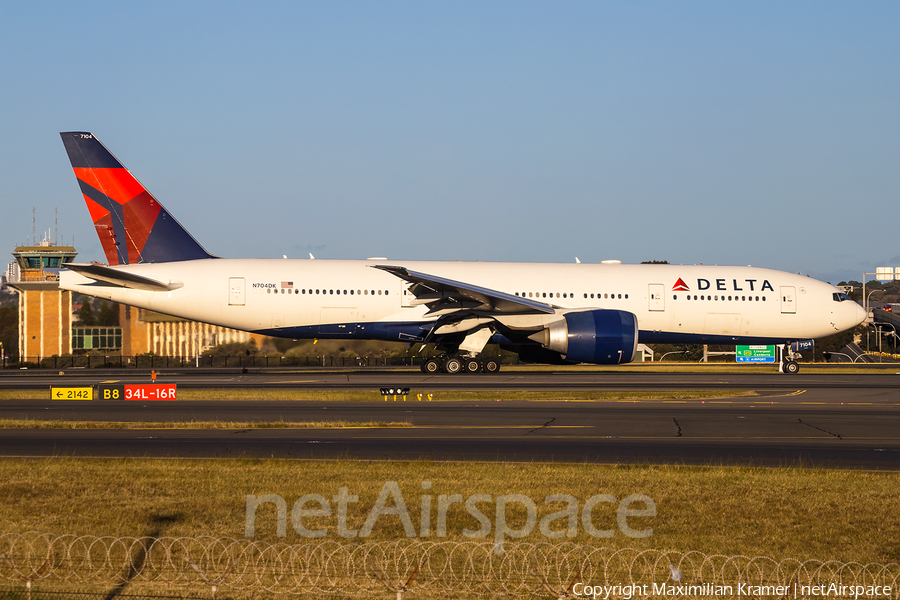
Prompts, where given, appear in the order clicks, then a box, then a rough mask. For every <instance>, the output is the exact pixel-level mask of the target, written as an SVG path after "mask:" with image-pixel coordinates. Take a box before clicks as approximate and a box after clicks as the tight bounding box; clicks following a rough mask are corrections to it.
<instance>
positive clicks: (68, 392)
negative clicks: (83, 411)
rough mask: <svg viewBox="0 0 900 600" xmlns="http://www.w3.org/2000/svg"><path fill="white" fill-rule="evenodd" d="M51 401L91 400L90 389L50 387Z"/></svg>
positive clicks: (91, 390) (91, 391)
mask: <svg viewBox="0 0 900 600" xmlns="http://www.w3.org/2000/svg"><path fill="white" fill-rule="evenodd" d="M50 399H51V400H93V399H94V388H92V387H51V388H50Z"/></svg>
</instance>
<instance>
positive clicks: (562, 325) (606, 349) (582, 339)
mask: <svg viewBox="0 0 900 600" xmlns="http://www.w3.org/2000/svg"><path fill="white" fill-rule="evenodd" d="M539 338H542V339H539ZM531 339H533V340H536V341H539V342H541V344H542V345H543V346H544V347H545V348H547V349H548V350H552V351H554V352H559V353H560V354H562V355H563V356H564V357H565V359H566V361H570V362H575V363H581V362H584V363H594V364H598V365H616V364H621V363H629V362H631V361H633V360H634V354H635V352H636V351H637V343H638V322H637V317H636V316H635V315H634V313H630V312H627V311H624V310H586V311H581V312H570V313H566V314H565V315H563V318H562V319H560V320H559V321H554V322H553V323H551V324H550V326H549V327H548V328H547V329H545V330H544V331H542V332H541V334H538V335H537V336H531Z"/></svg>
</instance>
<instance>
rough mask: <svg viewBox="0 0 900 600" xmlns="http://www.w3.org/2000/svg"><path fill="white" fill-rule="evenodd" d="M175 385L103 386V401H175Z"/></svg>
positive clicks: (128, 384) (135, 384)
mask: <svg viewBox="0 0 900 600" xmlns="http://www.w3.org/2000/svg"><path fill="white" fill-rule="evenodd" d="M175 390H176V386H175V384H174V383H126V384H124V385H101V386H100V393H99V396H100V399H101V400H150V401H152V400H175Z"/></svg>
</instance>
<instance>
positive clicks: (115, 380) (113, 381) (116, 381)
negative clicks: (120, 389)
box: [100, 379, 122, 383]
mask: <svg viewBox="0 0 900 600" xmlns="http://www.w3.org/2000/svg"><path fill="white" fill-rule="evenodd" d="M120 381H122V380H121V379H110V380H109V381H101V382H100V383H119V382H120Z"/></svg>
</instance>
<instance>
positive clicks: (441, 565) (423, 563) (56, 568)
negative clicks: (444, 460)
mask: <svg viewBox="0 0 900 600" xmlns="http://www.w3.org/2000/svg"><path fill="white" fill-rule="evenodd" d="M496 550H497V548H496V547H495V545H494V544H493V543H490V542H477V541H420V540H415V539H401V540H393V541H380V542H365V543H359V542H355V543H344V542H337V541H321V542H319V541H317V542H304V543H299V544H287V543H277V542H276V543H273V542H267V541H259V540H253V539H233V538H214V537H203V536H200V537H158V538H150V537H106V536H90V535H53V534H47V533H36V532H29V533H5V534H0V581H7V582H11V583H12V582H19V583H22V582H25V583H26V584H27V585H28V587H29V589H30V588H31V585H32V584H35V583H38V582H45V583H47V584H50V583H53V582H57V583H67V584H76V585H84V586H87V585H94V586H97V585H106V586H109V585H132V586H140V585H143V584H147V585H160V584H162V585H166V586H178V587H182V588H183V587H191V588H194V587H198V588H202V587H206V588H211V589H212V590H213V594H215V591H216V590H219V589H228V590H233V591H235V592H259V593H265V594H279V595H281V594H283V595H325V594H345V595H358V596H368V595H373V594H376V593H385V592H390V593H392V594H394V593H396V594H397V597H398V598H399V597H401V596H402V595H403V594H407V593H408V594H410V595H411V596H413V597H451V596H453V595H460V594H462V595H465V596H466V597H479V598H495V597H496V598H502V597H544V598H546V597H555V598H575V597H578V596H577V595H576V594H575V593H574V592H573V586H574V585H575V583H577V582H582V583H585V584H588V585H591V586H596V585H629V584H639V585H644V584H646V585H652V584H691V585H702V584H711V585H722V586H724V585H731V586H735V585H736V584H737V583H738V582H743V583H746V584H748V585H767V586H791V585H794V584H796V585H797V586H812V585H820V584H823V583H824V584H828V583H837V584H839V585H847V586H866V587H867V586H876V585H877V586H890V587H891V590H892V591H891V597H892V598H895V599H896V598H900V594H898V586H900V564H898V563H890V564H881V563H869V564H862V563H858V562H838V561H833V560H798V559H794V558H786V559H782V560H776V559H773V558H771V557H767V556H755V557H749V556H739V555H737V556H736V555H722V554H706V553H703V552H698V551H689V552H677V551H671V550H647V549H635V548H625V549H622V548H611V547H597V546H591V545H586V544H577V543H573V542H562V543H550V542H539V543H529V542H515V543H511V542H507V543H506V544H504V547H503V551H502V552H496ZM673 569H674V570H673ZM676 571H677V572H678V573H680V579H679V581H677V582H676V581H674V580H673V573H675V572H676ZM882 597H883V596H882Z"/></svg>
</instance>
